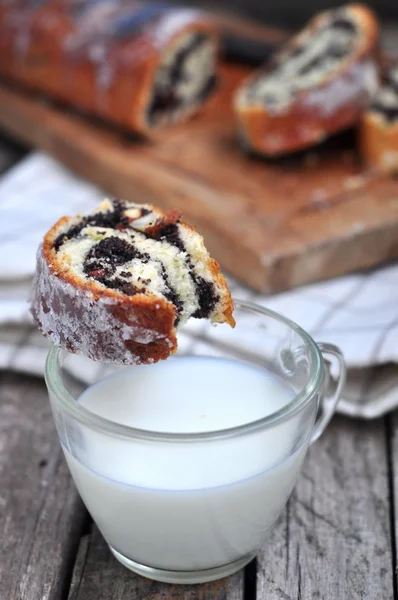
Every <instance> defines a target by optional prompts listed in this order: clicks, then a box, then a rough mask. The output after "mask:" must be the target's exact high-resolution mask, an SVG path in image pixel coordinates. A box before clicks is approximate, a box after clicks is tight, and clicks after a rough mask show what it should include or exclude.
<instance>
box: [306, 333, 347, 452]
mask: <svg viewBox="0 0 398 600" xmlns="http://www.w3.org/2000/svg"><path fill="white" fill-rule="evenodd" d="M317 345H318V348H319V350H320V351H321V353H322V355H323V356H324V357H327V356H333V357H334V358H335V359H336V360H337V362H338V365H339V374H338V379H337V384H336V389H335V391H334V393H333V394H332V395H330V396H329V395H328V393H327V388H328V387H329V386H328V383H329V380H330V370H329V367H328V365H327V363H326V364H325V368H326V380H325V386H324V389H325V390H326V391H325V392H324V393H323V394H322V396H321V399H320V414H319V415H318V417H317V419H316V421H315V425H314V429H313V431H312V436H311V440H310V444H313V443H314V442H316V440H317V439H319V438H320V436H321V435H322V433H323V432H324V431H325V429H326V427H327V426H328V424H329V422H330V420H331V418H332V417H333V415H334V413H335V410H336V406H337V403H338V401H339V399H340V396H341V393H342V391H343V388H344V385H345V382H346V375H347V368H346V365H345V362H344V357H343V354H342V353H341V351H340V350H339V348H337V346H334V345H333V344H327V343H324V342H317Z"/></svg>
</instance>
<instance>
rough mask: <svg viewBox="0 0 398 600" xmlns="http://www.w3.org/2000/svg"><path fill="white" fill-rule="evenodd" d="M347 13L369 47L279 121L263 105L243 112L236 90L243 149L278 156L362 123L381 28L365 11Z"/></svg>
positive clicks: (303, 94) (353, 7)
mask: <svg viewBox="0 0 398 600" xmlns="http://www.w3.org/2000/svg"><path fill="white" fill-rule="evenodd" d="M348 10H349V11H350V13H351V14H352V16H354V17H355V18H356V20H357V21H359V22H360V23H361V24H362V30H363V32H364V37H365V40H366V43H365V44H364V45H363V47H361V48H359V50H358V52H357V54H356V55H355V57H353V58H352V59H351V60H349V61H346V63H344V64H343V65H342V68H341V70H340V73H339V74H338V75H337V76H336V74H332V75H331V76H329V77H326V78H325V79H324V81H323V82H322V84H321V85H319V86H317V87H316V88H313V89H310V90H308V91H307V90H303V91H302V92H301V93H299V94H298V96H297V99H296V100H295V101H294V102H293V103H292V104H291V105H290V107H289V108H288V110H287V111H286V112H284V113H283V114H280V115H278V114H274V113H270V112H268V111H267V109H266V107H265V105H264V106H263V105H255V104H253V105H250V106H242V105H241V103H239V102H238V98H239V94H240V90H238V92H237V95H236V98H235V112H236V117H237V121H238V127H239V129H240V131H241V135H242V138H243V142H244V143H245V145H247V146H249V147H250V148H251V149H253V150H254V151H255V152H258V153H260V154H265V155H267V156H279V155H283V154H286V153H289V152H294V151H298V150H301V149H304V148H307V147H308V146H311V145H314V144H317V143H319V142H321V141H322V140H324V139H325V138H326V137H328V136H329V135H332V134H334V133H336V132H338V131H341V130H343V129H345V128H348V127H350V126H352V125H353V124H355V123H356V122H357V121H359V119H360V117H361V114H362V111H363V110H364V108H365V106H366V105H367V102H368V95H367V93H366V91H365V88H364V86H365V81H366V78H367V77H368V73H369V70H373V71H375V72H376V70H377V57H378V38H379V27H378V23H377V19H376V17H375V15H374V13H373V12H372V11H371V10H370V9H368V8H367V7H365V6H362V5H361V4H352V5H350V6H349V7H348ZM323 15H324V13H321V14H320V15H318V16H316V17H315V18H314V19H313V20H312V21H311V22H310V23H309V24H308V26H307V27H306V28H305V29H304V30H303V31H302V32H301V33H299V34H298V36H296V37H295V38H293V40H291V41H290V42H288V46H290V45H294V44H295V43H296V42H297V41H298V40H299V39H300V38H302V37H303V36H305V35H307V33H308V32H309V31H311V30H312V29H315V28H317V27H318V24H319V21H320V20H321V19H322V18H323ZM257 76H258V75H257V74H254V75H253V76H251V77H250V78H249V79H248V80H246V81H245V82H244V83H243V86H242V87H246V86H248V85H250V84H251V83H252V82H253V81H254V79H255V78H256V77H257ZM241 89H242V88H241Z"/></svg>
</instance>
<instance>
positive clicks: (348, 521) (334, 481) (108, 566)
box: [0, 138, 398, 600]
mask: <svg viewBox="0 0 398 600" xmlns="http://www.w3.org/2000/svg"><path fill="white" fill-rule="evenodd" d="M23 154H24V150H23V149H21V148H19V147H17V146H15V145H14V144H13V143H11V142H10V141H9V140H8V141H6V140H4V138H3V139H0V170H1V171H2V172H4V171H5V170H6V169H7V168H8V167H9V166H10V165H12V164H13V163H14V162H16V161H17V160H18V159H19V158H20V157H22V156H23ZM364 393H366V389H364ZM397 497H398V415H390V416H388V417H386V418H385V419H383V420H379V421H373V422H355V421H350V420H348V419H343V418H341V417H336V418H335V419H334V420H333V423H332V425H331V426H330V427H329V429H328V430H327V431H326V433H325V434H324V436H323V438H322V439H321V440H320V441H318V442H317V443H316V444H315V445H314V446H313V447H312V448H311V450H310V452H309V456H308V458H307V460H306V462H305V465H304V469H303V472H302V474H301V477H300V479H299V482H298V485H297V487H296V489H295V491H294V493H293V495H292V497H291V499H290V501H289V503H288V506H287V508H286V510H285V511H284V513H283V514H282V516H281V517H280V519H279V521H278V524H277V526H276V528H275V530H274V532H273V534H272V536H271V538H270V539H269V541H268V543H267V545H266V547H265V548H264V550H263V551H262V552H261V554H260V556H259V558H258V560H257V562H254V563H252V564H251V565H249V566H248V567H247V568H246V570H245V571H244V572H241V573H239V574H237V575H235V576H233V577H231V578H229V579H227V580H223V581H219V582H216V583H211V584H207V585H203V586H183V587H180V586H169V585H163V584H158V583H154V582H151V581H149V580H146V579H143V578H140V577H138V576H135V575H134V574H132V573H130V572H129V571H127V570H126V569H124V568H123V567H122V566H120V565H119V563H117V562H116V560H115V559H114V558H113V557H112V555H111V553H110V552H109V551H108V549H107V547H106V545H105V542H104V541H103V539H102V537H101V535H100V534H99V532H98V531H97V529H96V527H95V526H94V525H93V523H92V521H91V519H90V517H89V515H88V514H87V512H86V510H85V509H84V507H83V505H82V503H81V501H80V500H79V498H78V495H77V492H76V489H75V487H74V484H73V482H72V480H71V478H70V476H69V474H68V470H67V468H66V464H65V461H64V459H63V456H62V454H61V449H60V446H59V443H58V439H57V435H56V432H55V427H54V424H53V421H52V417H51V414H50V407H49V403H48V400H47V393H46V389H45V386H44V382H43V381H42V380H39V379H35V378H32V377H24V376H21V375H16V374H12V373H7V372H3V373H1V374H0V600H132V599H135V598H140V599H142V600H144V599H148V600H159V599H160V598H174V599H177V598H178V599H179V600H180V599H181V600H195V599H196V598H197V599H198V600H202V599H203V598H209V599H210V598H211V599H215V600H221V599H223V600H224V599H225V600H241V599H242V600H243V599H245V600H254V598H255V597H256V596H257V598H258V599H261V600H291V599H292V600H293V599H297V600H298V599H301V600H304V599H305V600H318V599H319V600H356V599H358V600H359V599H360V600H390V599H393V598H397V599H398V583H397V577H396V568H397V552H396V548H397V538H396V518H395V515H396V514H397V504H396V502H397Z"/></svg>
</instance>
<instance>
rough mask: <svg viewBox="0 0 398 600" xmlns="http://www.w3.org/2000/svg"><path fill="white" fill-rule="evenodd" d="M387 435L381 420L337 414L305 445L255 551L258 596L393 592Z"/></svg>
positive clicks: (366, 596)
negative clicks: (276, 516) (296, 472)
mask: <svg viewBox="0 0 398 600" xmlns="http://www.w3.org/2000/svg"><path fill="white" fill-rule="evenodd" d="M386 436H387V432H386V427H385V422H384V421H383V420H377V421H373V422H366V423H365V422H356V421H351V420H349V419H345V418H343V417H338V418H335V419H334V421H333V423H332V425H331V426H330V428H329V429H328V430H327V431H326V432H325V434H324V436H323V437H322V438H321V439H320V440H319V441H318V442H316V444H315V445H314V446H313V447H312V448H311V450H310V453H309V456H308V457H307V459H306V462H305V463H304V469H303V472H302V474H301V476H300V479H299V481H298V485H297V486H296V489H295V491H294V492H293V495H292V497H291V499H290V501H289V504H288V508H287V510H286V511H285V513H284V515H283V516H282V518H281V519H280V521H279V523H278V526H277V528H276V529H275V531H274V533H273V537H272V538H271V539H270V541H269V543H268V544H267V545H266V547H265V548H264V551H263V552H262V554H261V556H260V558H259V564H258V574H257V597H258V598H259V599H260V598H261V599H264V600H265V599H266V600H315V599H317V600H332V599H336V600H376V599H377V600H379V599H380V600H382V599H383V600H393V598H395V596H394V586H393V578H394V573H395V556H394V552H393V549H392V545H391V540H392V536H393V531H392V529H391V523H390V508H391V507H390V497H389V485H390V483H389V466H388V465H389V456H388V453H387V437H386ZM397 437H398V436H397ZM395 450H396V451H395V454H394V456H395V457H398V445H397V446H396V448H395ZM397 481H398V480H397Z"/></svg>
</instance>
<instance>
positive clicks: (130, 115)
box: [0, 0, 218, 134]
mask: <svg viewBox="0 0 398 600" xmlns="http://www.w3.org/2000/svg"><path fill="white" fill-rule="evenodd" d="M217 52H218V31H217V29H216V27H215V25H214V24H213V22H212V20H211V19H209V17H207V16H205V15H204V14H203V13H201V12H199V11H197V10H193V9H188V8H181V7H176V6H172V5H168V4H166V3H164V2H154V3H140V2H136V1H134V0H130V1H128V2H118V1H113V2H93V1H92V0H49V1H47V2H26V1H21V0H15V2H6V3H3V4H1V3H0V75H1V76H3V77H6V78H8V79H10V80H12V81H15V82H17V83H19V84H22V85H24V86H26V87H27V88H29V89H33V90H36V91H38V92H40V93H42V94H47V95H48V96H50V97H51V96H53V97H55V98H57V99H59V100H62V101H64V102H67V103H69V104H71V105H72V106H74V107H75V108H79V109H82V110H84V111H86V112H87V113H88V114H92V115H96V116H98V117H101V118H103V119H105V120H107V121H109V122H111V123H115V124H117V125H120V126H122V127H124V128H126V129H129V130H133V131H136V132H139V133H141V134H151V133H153V132H154V131H156V130H157V129H159V128H161V127H163V126H165V125H169V124H171V123H174V122H180V121H184V120H185V119H187V118H188V117H189V116H191V115H192V114H194V113H195V112H196V111H197V110H198V108H200V107H201V106H202V104H203V103H204V101H205V100H206V99H207V98H208V96H209V95H210V94H211V92H212V91H213V89H214V87H215V84H216V62H217Z"/></svg>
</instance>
